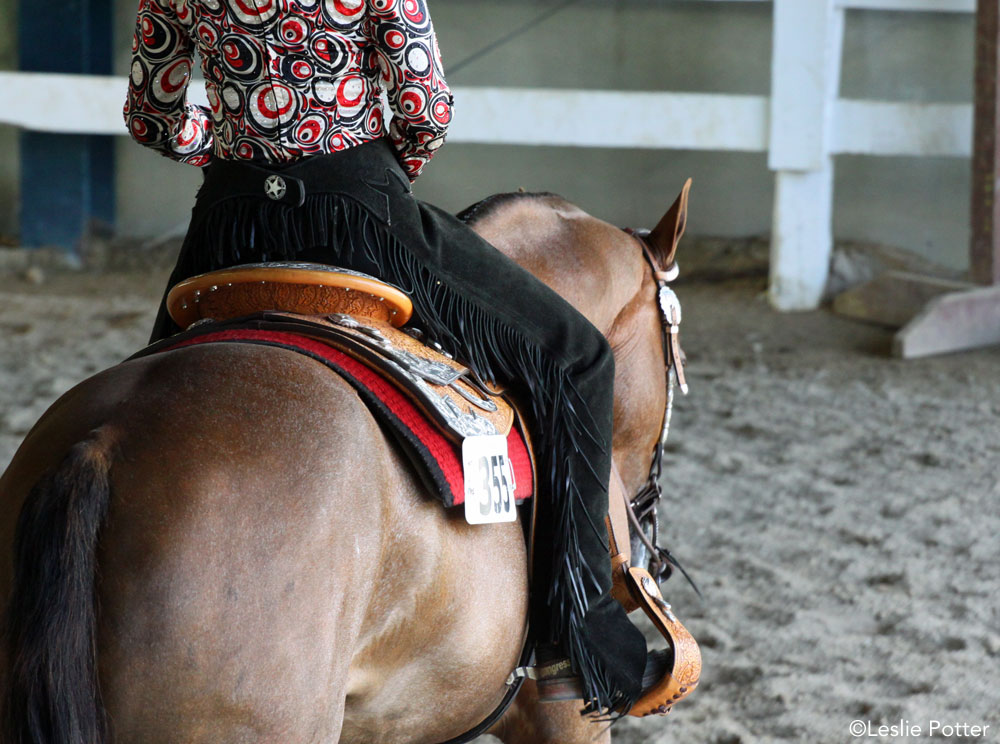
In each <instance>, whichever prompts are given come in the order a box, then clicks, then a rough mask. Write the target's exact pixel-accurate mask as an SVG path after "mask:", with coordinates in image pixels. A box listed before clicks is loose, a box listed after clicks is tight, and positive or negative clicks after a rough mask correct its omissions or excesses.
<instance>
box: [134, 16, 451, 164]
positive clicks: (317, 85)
mask: <svg viewBox="0 0 1000 744" xmlns="http://www.w3.org/2000/svg"><path fill="white" fill-rule="evenodd" d="M422 34H423V35H422ZM140 35H141V38H140ZM194 49H197V51H198V53H199V55H200V56H201V68H202V71H203V73H204V77H205V87H206V92H207V95H208V101H209V113H210V121H209V120H207V119H205V118H202V119H201V120H199V118H198V117H194V116H192V117H187V119H186V120H185V123H184V127H183V130H182V131H181V132H180V133H179V134H176V135H175V136H174V139H173V143H172V149H173V156H175V157H176V156H181V158H183V156H184V155H185V154H187V155H190V156H192V157H191V158H190V159H188V162H193V160H194V159H195V158H196V157H197V154H198V152H199V148H204V147H205V146H206V143H207V142H208V141H209V140H211V143H210V150H211V153H210V154H211V155H212V156H214V157H221V158H224V159H248V160H257V161H266V162H287V161H289V160H295V159H298V158H301V157H304V156H306V155H310V154H316V153H326V152H337V151H339V150H343V149H346V148H348V147H351V146H353V145H357V144H360V143H363V142H367V141H370V140H372V139H375V138H378V137H381V136H384V135H385V126H384V122H383V113H382V107H381V103H380V99H381V96H382V95H383V90H388V91H389V92H390V95H393V96H394V97H395V98H396V99H397V101H395V102H396V103H398V104H399V105H401V106H402V107H403V110H404V111H406V112H407V114H409V113H410V112H413V113H414V114H417V115H418V117H419V115H420V114H421V112H424V113H425V114H426V116H427V117H428V135H429V136H434V135H435V134H437V132H436V131H435V127H436V123H435V122H434V121H433V120H432V118H433V117H434V116H435V114H437V113H440V112H442V111H444V108H447V111H446V112H444V113H445V115H446V116H447V117H448V118H450V95H449V92H448V89H447V86H446V85H445V84H444V79H443V75H441V73H440V63H439V59H438V56H437V50H436V48H435V41H434V36H433V29H432V27H431V24H430V18H429V16H428V15H427V12H426V8H425V6H424V4H423V2H421V1H420V0H368V1H367V2H366V1H365V0H143V2H142V4H141V5H140V12H139V19H138V26H137V37H136V42H135V45H134V52H135V54H134V57H133V64H132V70H131V75H132V91H133V93H132V95H131V96H130V101H129V106H130V127H131V128H132V130H133V135H134V136H136V135H137V132H136V129H137V127H144V128H146V129H147V130H148V132H147V136H146V139H147V140H149V141H154V140H156V139H157V138H158V137H164V136H166V133H165V131H164V129H166V130H167V131H169V124H170V122H169V121H168V118H169V115H170V114H171V112H173V111H176V109H177V107H178V105H180V104H181V101H180V100H179V99H182V97H183V95H184V89H185V87H186V84H187V80H188V78H189V76H190V74H191V68H192V65H193V58H192V52H193V50H194ZM438 99H441V100H438ZM408 118H409V117H408ZM137 122H138V124H137ZM444 124H445V125H446V124H447V120H445V122H444ZM202 128H203V129H205V130H208V129H211V134H209V133H208V132H207V131H201V129H202ZM418 128H419V127H418ZM418 134H419V133H418ZM137 139H140V141H142V138H141V137H139V136H137ZM194 164H203V163H198V162H195V163H194Z"/></svg>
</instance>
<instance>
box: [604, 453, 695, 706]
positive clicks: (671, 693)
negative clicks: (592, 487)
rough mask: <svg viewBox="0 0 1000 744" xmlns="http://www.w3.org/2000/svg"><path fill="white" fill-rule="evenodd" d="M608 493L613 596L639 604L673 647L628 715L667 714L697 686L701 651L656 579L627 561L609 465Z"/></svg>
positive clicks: (621, 500) (621, 504)
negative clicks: (657, 676) (667, 660)
mask: <svg viewBox="0 0 1000 744" xmlns="http://www.w3.org/2000/svg"><path fill="white" fill-rule="evenodd" d="M609 496H610V498H609V499H608V517H607V519H606V524H607V527H608V542H609V547H610V549H611V579H612V587H611V596H612V597H614V598H615V599H616V600H618V602H619V603H620V604H621V605H622V606H623V607H624V608H625V611H626V612H632V611H634V610H637V609H640V608H641V609H642V611H643V612H645V613H646V616H647V617H648V618H649V619H650V620H651V621H652V623H653V625H655V626H656V629H657V630H658V631H660V634H661V635H662V636H663V637H664V638H665V639H666V641H667V644H668V646H669V648H670V652H671V659H670V664H669V666H668V667H667V669H666V670H665V672H664V674H663V675H662V676H661V677H660V679H659V681H658V682H656V683H655V684H653V685H652V686H651V687H648V688H646V689H644V690H643V694H642V696H641V697H640V698H639V700H638V701H636V703H635V705H633V706H632V709H631V710H630V711H629V715H631V716H636V717H640V718H641V717H644V716H650V715H666V714H667V713H669V712H670V710H671V708H672V707H673V705H674V703H677V702H679V701H681V700H683V699H684V698H686V697H687V696H688V695H690V694H691V693H692V692H694V690H695V688H696V687H697V686H698V682H699V679H700V677H701V651H700V649H699V648H698V642H697V641H695V639H694V637H693V636H692V635H691V634H690V633H689V632H688V630H687V628H685V627H684V626H683V625H682V624H681V622H680V620H678V619H677V616H676V615H674V613H673V609H672V608H671V607H670V605H669V604H667V603H666V601H664V599H663V595H662V594H661V593H660V588H659V586H658V585H657V583H656V580H655V579H654V578H653V577H652V576H651V575H650V573H649V572H648V571H647V570H646V569H644V568H637V567H632V566H630V565H629V560H630V559H631V547H630V545H629V531H628V520H627V518H626V515H625V510H626V509H628V506H627V504H626V496H625V492H624V489H623V488H622V486H621V479H620V478H619V476H618V473H617V470H616V469H615V468H612V473H611V487H610V489H609Z"/></svg>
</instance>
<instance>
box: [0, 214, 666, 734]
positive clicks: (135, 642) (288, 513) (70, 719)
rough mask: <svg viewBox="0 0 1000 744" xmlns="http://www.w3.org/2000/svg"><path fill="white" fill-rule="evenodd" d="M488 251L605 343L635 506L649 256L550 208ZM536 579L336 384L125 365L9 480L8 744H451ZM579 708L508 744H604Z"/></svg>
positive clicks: (245, 353)
mask: <svg viewBox="0 0 1000 744" xmlns="http://www.w3.org/2000/svg"><path fill="white" fill-rule="evenodd" d="M474 226H475V228H476V229H477V230H478V231H479V232H480V233H481V234H482V235H483V236H484V237H485V238H486V239H488V240H489V241H490V242H492V243H493V244H494V245H495V246H497V247H498V248H499V249H500V250H501V251H503V252H504V253H506V254H507V255H509V256H510V257H511V258H513V259H514V260H515V261H517V262H518V263H520V264H521V265H523V266H525V267H526V268H527V269H529V270H530V271H532V272H533V273H534V274H536V275H537V276H539V277H540V278H542V279H543V280H544V281H545V282H547V283H548V284H549V285H550V286H552V287H553V288H554V289H555V290H556V291H558V292H559V293H560V294H562V295H563V296H564V297H566V298H567V299H568V300H569V301H570V302H572V303H573V304H574V305H575V306H576V307H577V308H579V309H580V310H581V311H582V312H583V313H584V314H585V315H586V316H587V317H588V318H589V319H590V320H591V321H592V322H593V323H594V324H595V325H596V326H597V327H598V328H600V329H601V330H602V331H603V332H604V333H605V335H606V336H607V337H608V339H609V341H610V342H611V345H612V348H613V349H614V353H615V360H616V370H617V371H616V379H615V419H614V420H615V431H614V441H613V449H614V461H615V464H616V469H617V472H618V473H619V474H620V478H621V481H622V485H623V486H624V488H625V490H626V492H627V493H635V492H636V490H637V489H639V488H640V486H641V485H642V484H643V482H644V481H645V479H646V476H647V472H648V467H649V458H650V453H651V452H652V451H653V449H654V446H655V444H656V442H657V439H658V436H659V434H660V424H661V420H662V416H663V412H664V407H665V401H666V384H665V369H664V350H663V347H662V342H661V327H660V320H659V310H658V306H657V296H656V284H655V282H654V278H653V276H652V273H651V270H650V267H649V265H648V264H647V262H646V261H645V260H644V258H643V253H642V248H641V245H640V243H639V241H638V240H637V239H636V238H634V237H632V236H630V235H628V234H626V233H625V232H623V231H621V230H619V229H617V228H615V227H613V226H611V225H609V224H607V223H605V222H602V221H600V220H597V219H595V218H593V217H591V216H589V215H587V214H585V213H584V212H582V211H581V210H580V209H578V208H577V207H575V206H573V205H572V204H569V203H567V202H565V201H563V200H562V199H559V198H557V197H552V196H519V197H507V198H498V199H493V200H487V203H486V208H485V209H482V210H480V212H479V213H478V215H477V217H476V220H475V225H474ZM652 242H653V243H654V246H653V251H654V253H658V254H660V255H659V257H660V258H661V259H662V260H666V259H668V256H667V255H666V254H667V253H672V250H673V245H672V244H671V243H670V241H666V242H663V241H661V242H660V244H659V245H656V243H657V241H656V240H654V241H652ZM15 533H16V537H15ZM12 557H13V560H12ZM526 577H527V568H526V551H525V545H524V538H523V535H522V530H521V526H520V525H519V524H516V523H508V524H498V525H488V526H475V527H474V526H470V525H469V524H466V523H465V521H464V520H463V518H462V517H461V515H458V514H454V513H451V512H448V511H446V510H444V509H442V508H441V506H440V504H439V503H438V502H436V501H435V500H433V499H431V498H429V497H428V496H426V495H425V492H424V489H423V487H422V486H421V484H420V482H419V480H418V479H417V477H416V476H415V475H414V473H413V472H411V468H410V466H409V465H408V463H407V462H406V461H405V460H404V459H403V458H402V457H401V455H400V454H399V453H398V452H397V449H396V448H395V447H394V446H393V445H391V444H390V442H389V441H388V440H387V438H386V435H385V434H384V433H383V431H382V430H381V429H380V428H379V425H378V424H377V423H376V422H375V420H374V419H373V418H372V415H371V413H370V412H369V410H368V409H367V408H366V407H365V405H364V404H363V403H362V402H361V401H360V400H359V398H358V396H357V395H356V394H355V393H354V391H353V390H352V389H351V388H350V387H349V386H348V385H347V384H346V383H345V382H344V381H343V380H341V379H340V378H338V377H337V376H335V375H333V374H331V373H330V372H329V370H327V369H326V368H324V367H323V366H322V365H319V364H316V363H315V362H313V361H311V360H310V359H308V358H306V357H303V356H301V355H298V354H295V353H292V352H289V351H286V350H283V349H277V348H272V347H265V346H252V345H242V344H217V345H213V344H206V345H201V346H196V347H192V348H184V349H179V350H175V351H169V352H166V353H162V354H157V355H154V356H150V357H145V358H141V359H137V360H134V361H130V362H127V363H124V364H121V365H119V366H116V367H114V368H112V369H109V370H107V371H105V372H102V373H100V374H98V375H96V376H94V377H92V378H90V379H88V380H86V381H85V382H83V383H81V384H79V385H78V386H76V387H75V388H73V389H72V390H70V391H69V392H68V393H66V394H65V395H64V396H63V397H62V398H60V399H59V400H58V401H57V402H56V403H55V404H54V405H53V406H52V407H51V408H50V409H49V410H48V411H47V412H46V413H45V414H44V416H43V417H42V418H41V420H40V421H39V422H38V423H37V424H36V426H35V427H34V428H33V429H32V430H31V432H30V433H29V434H28V436H27V438H26V439H25V441H24V443H23V444H22V446H21V447H20V449H19V450H18V452H17V454H16V456H15V457H14V460H13V462H12V463H11V465H10V468H9V469H8V470H7V472H6V473H5V474H4V475H3V477H2V479H0V596H3V597H8V596H9V597H10V601H9V605H8V607H7V614H6V618H7V619H6V625H7V633H6V643H5V644H4V646H3V648H2V650H0V688H2V691H3V697H4V699H5V702H6V705H5V708H6V711H5V719H4V727H5V728H4V731H5V734H4V736H3V740H4V741H7V742H11V743H12V744H22V742H36V741H37V742H46V743H47V744H55V743H57V742H58V743H60V744H61V743H72V744H99V743H100V742H106V741H114V742H118V743H119V744H130V743H133V742H134V743H136V744H138V743H140V742H141V743H142V744H167V743H168V742H169V743H171V744H173V743H174V742H184V743H185V744H190V743H192V742H211V743H212V744H223V743H226V742H251V741H252V742H275V743H279V742H280V743H281V744H293V743H297V742H303V743H304V742H338V741H339V742H393V743H394V744H402V743H404V742H429V743H433V742H440V741H444V740H447V739H449V738H451V737H455V736H457V735H459V734H461V733H463V732H464V731H466V730H468V729H470V728H472V727H473V726H475V725H476V724H477V723H478V722H480V721H481V720H483V719H484V718H485V717H486V716H487V714H489V713H490V712H491V711H492V709H493V708H494V707H496V705H497V703H498V702H499V700H500V698H501V697H502V695H503V693H504V690H505V680H506V679H507V676H508V674H510V672H511V670H512V668H513V667H514V666H515V665H516V663H517V660H518V655H519V653H520V651H521V640H522V634H523V630H524V627H525V621H526V615H527V607H526V597H527V578H526ZM580 707H581V706H580V704H579V703H573V702H569V703H549V704H545V705H538V704H537V698H536V695H535V690H534V688H533V687H532V686H531V684H530V683H529V684H528V685H526V686H525V688H524V689H523V690H522V692H521V694H520V695H519V696H518V699H517V700H516V702H515V704H514V706H513V707H512V708H511V709H510V711H509V712H508V713H507V714H506V716H505V717H504V718H503V719H502V720H501V721H500V722H499V723H498V724H497V726H496V727H495V728H494V730H493V731H492V733H494V735H496V736H498V737H499V738H501V739H502V740H503V741H504V742H508V743H509V744H518V743H520V742H525V743H527V742H532V743H534V744H540V743H541V744H545V743H550V744H556V743H557V742H565V743H567V744H571V743H574V742H579V743H582V742H592V741H605V742H607V741H610V734H609V733H608V732H607V730H606V724H599V723H593V722H590V721H588V720H587V719H584V718H581V716H580V715H579V710H580Z"/></svg>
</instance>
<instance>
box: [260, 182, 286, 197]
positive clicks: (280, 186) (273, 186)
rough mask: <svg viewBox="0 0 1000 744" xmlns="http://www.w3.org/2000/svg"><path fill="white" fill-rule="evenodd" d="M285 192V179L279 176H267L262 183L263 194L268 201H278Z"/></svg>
mask: <svg viewBox="0 0 1000 744" xmlns="http://www.w3.org/2000/svg"><path fill="white" fill-rule="evenodd" d="M286 191H288V187H287V186H286V185H285V179H284V178H282V177H281V176H268V177H267V180H265V181H264V193H265V194H267V196H268V198H269V199H274V200H275V201H280V200H281V198H282V197H283V196H284V195H285V192H286Z"/></svg>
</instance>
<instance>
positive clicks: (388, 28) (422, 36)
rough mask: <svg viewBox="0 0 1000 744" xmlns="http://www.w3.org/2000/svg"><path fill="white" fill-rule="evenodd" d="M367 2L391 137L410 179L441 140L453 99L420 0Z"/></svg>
mask: <svg viewBox="0 0 1000 744" xmlns="http://www.w3.org/2000/svg"><path fill="white" fill-rule="evenodd" d="M376 5H379V4H378V3H371V4H370V6H369V20H370V26H369V31H368V33H369V35H370V39H371V41H372V43H373V44H374V46H375V48H376V50H377V57H378V61H379V66H380V67H381V70H382V83H383V85H384V86H385V90H386V93H387V96H388V100H389V106H390V108H391V109H392V114H393V117H392V122H391V123H390V124H389V136H390V138H391V139H392V142H393V144H394V145H395V147H396V152H397V153H398V154H399V161H400V163H401V164H402V166H403V169H404V170H405V171H406V174H407V175H408V176H409V177H410V180H411V181H412V180H414V179H415V178H416V177H417V176H418V175H420V171H421V170H422V169H423V167H424V166H425V165H426V164H427V161H429V160H430V159H431V158H432V157H434V153H435V152H436V151H437V149H438V148H439V147H441V145H443V144H444V138H445V134H446V133H447V131H448V124H449V122H450V121H451V112H452V106H453V101H452V97H451V90H449V88H448V83H446V82H445V79H444V72H443V69H442V66H441V53H440V51H439V50H438V45H437V38H436V37H435V35H434V27H433V25H432V24H431V17H430V14H429V13H428V12H427V6H426V4H425V2H424V0H410V1H409V2H405V3H402V2H400V3H385V5H387V6H388V7H387V8H386V9H385V10H379V9H378V8H377V7H375V6H376Z"/></svg>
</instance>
